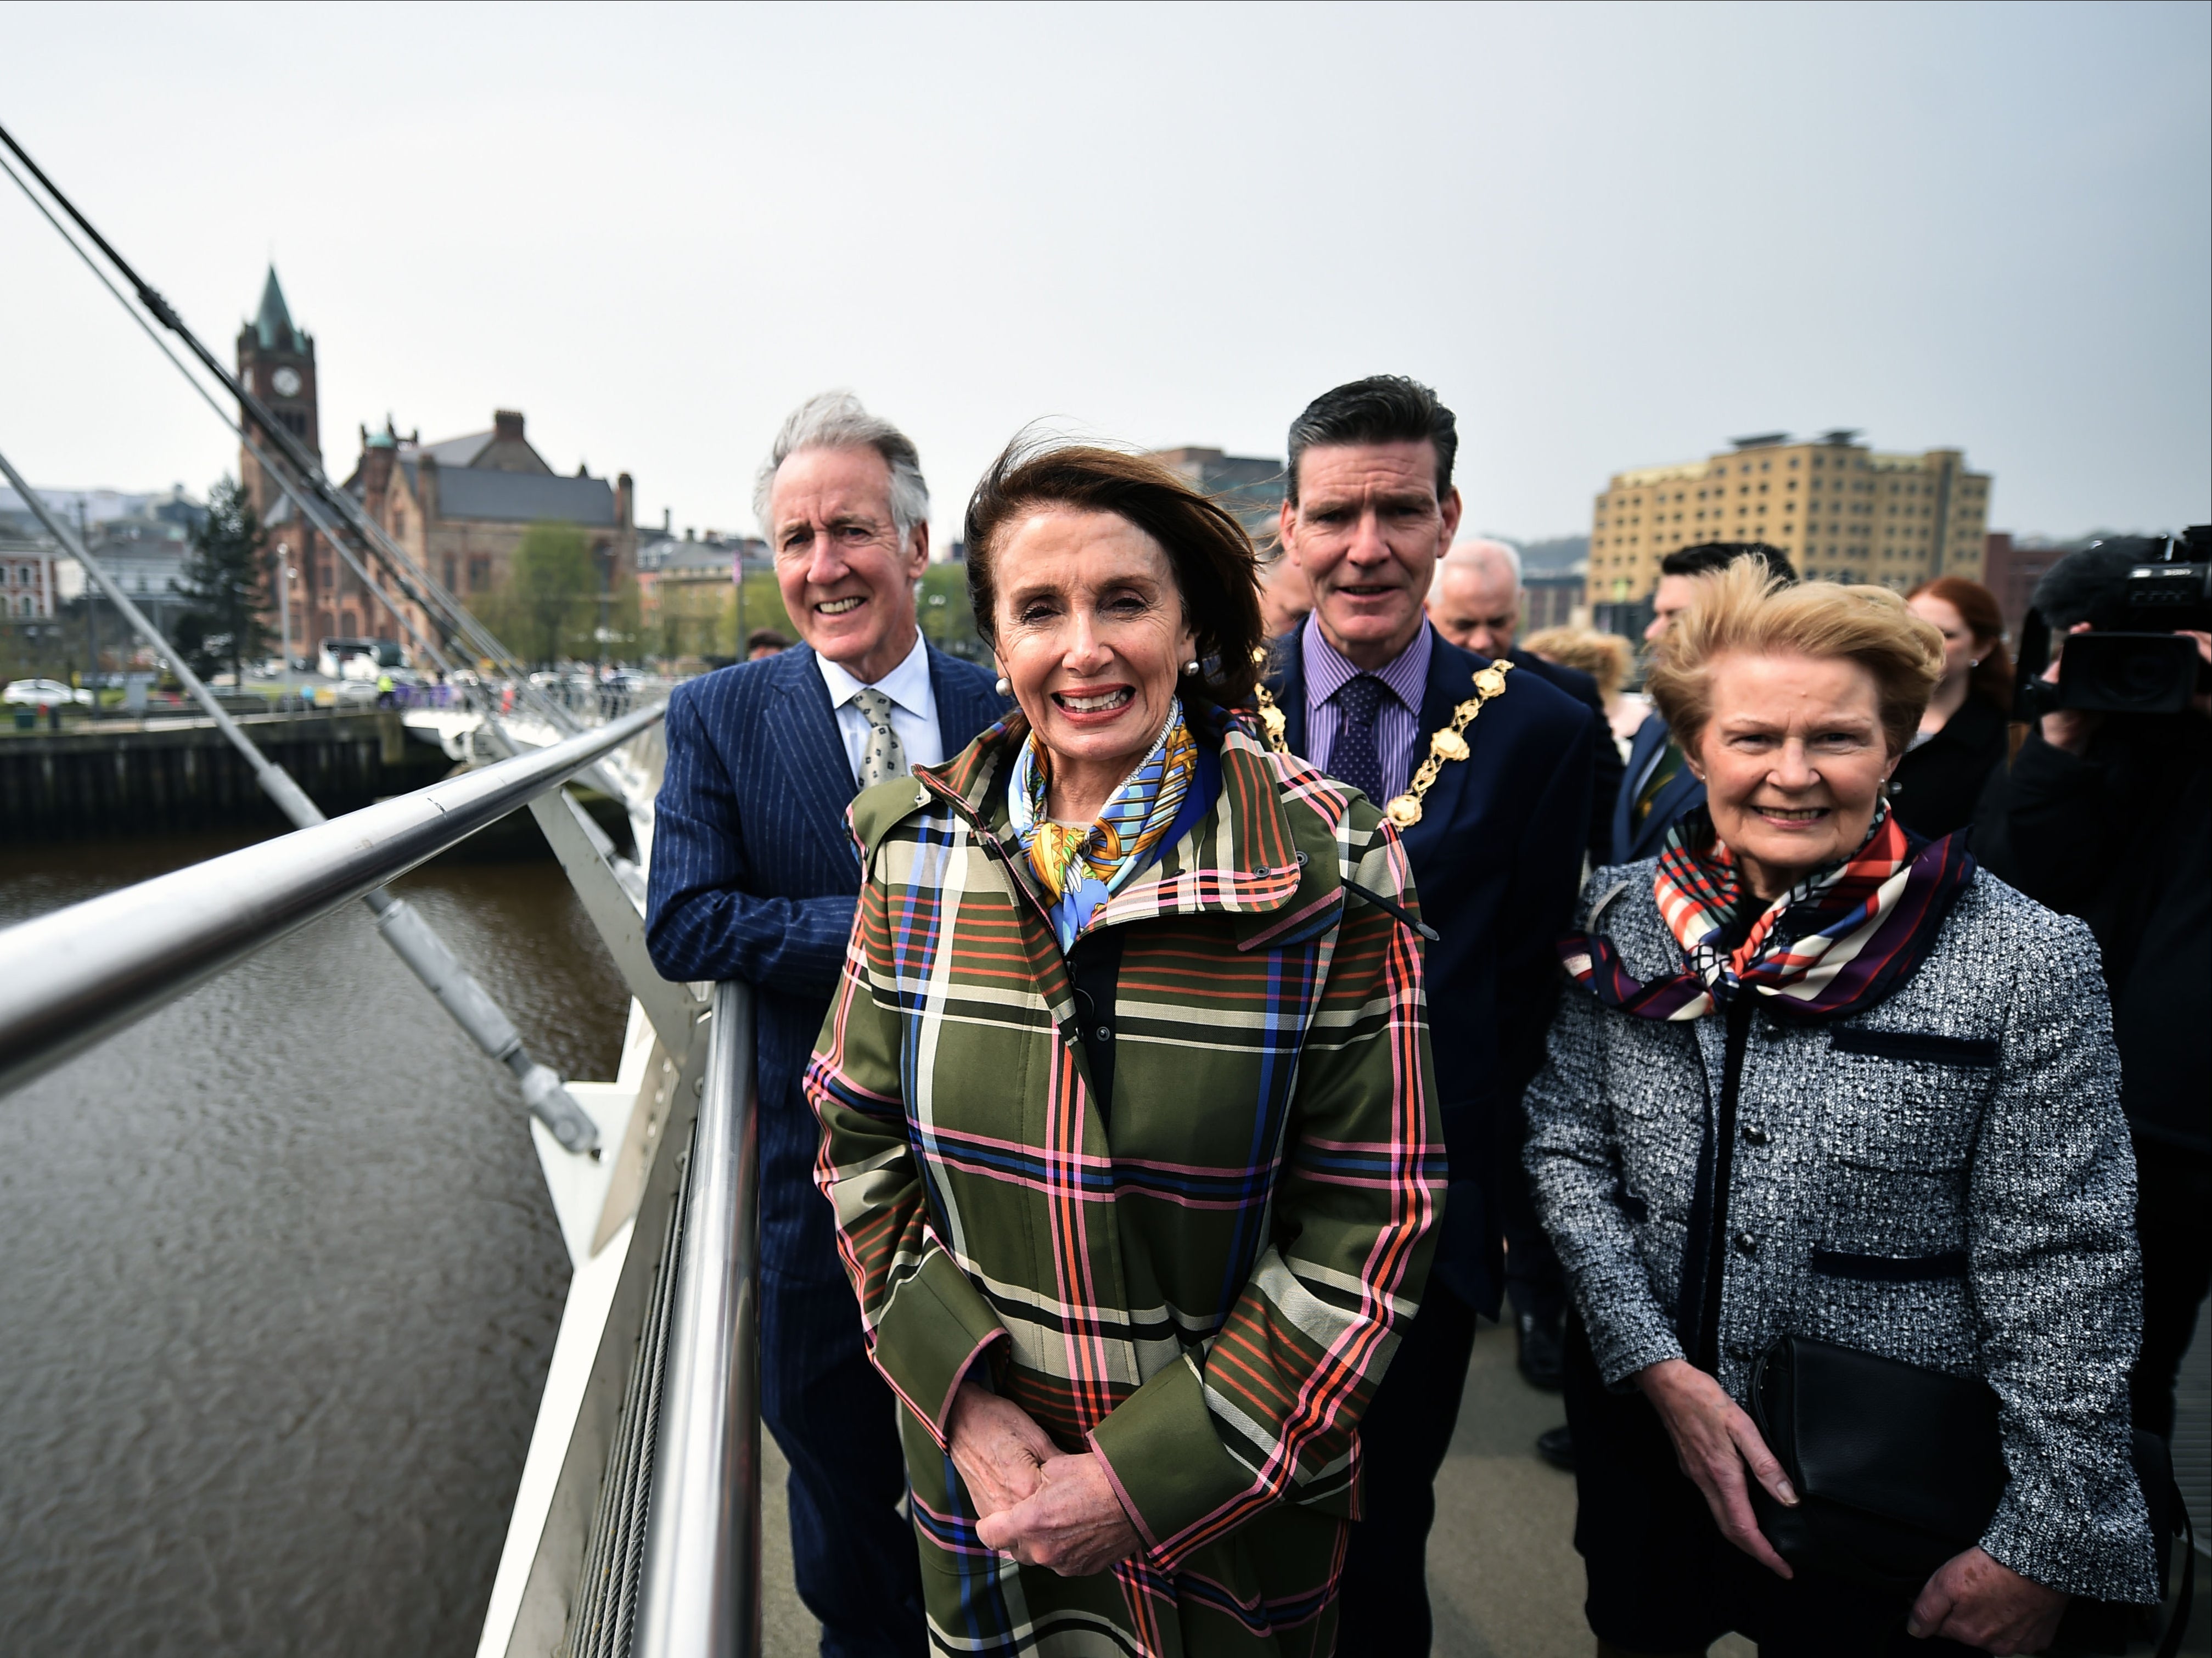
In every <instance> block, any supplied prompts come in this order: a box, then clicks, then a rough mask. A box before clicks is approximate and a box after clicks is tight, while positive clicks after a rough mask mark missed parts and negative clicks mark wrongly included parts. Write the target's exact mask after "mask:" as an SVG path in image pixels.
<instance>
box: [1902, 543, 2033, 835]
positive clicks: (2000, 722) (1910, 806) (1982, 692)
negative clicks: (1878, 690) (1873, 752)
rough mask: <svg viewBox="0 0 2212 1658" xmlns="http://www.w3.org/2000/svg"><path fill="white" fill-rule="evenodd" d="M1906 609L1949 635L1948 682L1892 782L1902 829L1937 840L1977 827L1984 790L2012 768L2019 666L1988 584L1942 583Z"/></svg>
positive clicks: (1925, 589) (1917, 592) (1920, 592)
mask: <svg viewBox="0 0 2212 1658" xmlns="http://www.w3.org/2000/svg"><path fill="white" fill-rule="evenodd" d="M1905 603H1906V605H1907V607H1908V608H1909V609H1911V611H1912V613H1913V614H1914V615H1915V616H1918V617H1919V618H1920V619H1921V620H1922V621H1923V622H1927V623H1933V624H1934V625H1935V628H1936V631H1937V632H1938V633H1940V634H1942V635H1943V677H1942V679H1941V680H1940V681H1938V682H1937V683H1936V690H1935V694H1934V695H1931V696H1929V699H1928V712H1927V713H1926V714H1923V715H1922V716H1921V720H1920V729H1919V731H1918V732H1915V733H1914V735H1913V738H1912V746H1911V748H1909V749H1907V750H1905V757H1904V758H1903V759H1901V760H1899V762H1897V770H1896V771H1895V773H1893V774H1892V775H1891V777H1890V780H1889V804H1890V809H1891V810H1892V811H1894V812H1896V814H1897V816H1898V821H1899V822H1900V823H1905V825H1907V826H1908V827H1909V828H1911V829H1912V831H1913V832H1914V833H1915V834H1917V835H1926V836H1928V837H1929V839H1930V840H1936V839H1940V838H1941V837H1942V836H1943V835H1948V834H1950V833H1951V832H1952V831H1953V830H1954V829H1964V828H1965V827H1966V825H1967V824H1968V823H1971V822H1972V820H1973V816H1974V802H1975V801H1977V800H1978V799H1981V796H1982V786H1983V785H1984V783H1986V782H1988V781H1989V778H1990V772H1991V771H1993V770H1994V769H1996V767H1997V766H1998V765H1999V764H2001V763H2002V762H2003V760H2004V757H2005V741H2006V739H2005V722H2006V720H2008V719H2009V718H2010V716H2011V714H2012V659H2011V658H2010V657H2009V656H2008V655H2007V654H2006V653H2005V647H2004V618H2003V616H2001V615H2000V614H1999V613H1998V611H1997V601H1996V595H1995V594H1994V593H1992V592H1990V590H1989V589H1988V588H1987V587H1984V586H1982V584H1981V583H1980V582H1978V581H1969V580H1966V578H1965V577H1963V576H1955V575H1943V576H1937V577H1936V579H1935V580H1933V581H1923V582H1922V583H1921V584H1920V585H1919V586H1917V587H1915V588H1914V589H1913V590H1912V592H1911V593H1910V594H1908V595H1907V596H1906V599H1905Z"/></svg>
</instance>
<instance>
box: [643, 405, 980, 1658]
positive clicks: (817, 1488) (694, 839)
mask: <svg viewBox="0 0 2212 1658" xmlns="http://www.w3.org/2000/svg"><path fill="white" fill-rule="evenodd" d="M753 508H754V511H755V512H756V513H757V514H758V516H759V518H760V521H761V529H762V531H763V533H764V534H765V535H766V536H767V537H768V542H769V549H770V550H771V552H772V553H773V554H774V556H775V580H776V586H777V587H778V589H779V590H780V591H781V594H782V597H783V606H784V609H785V610H786V611H787V612H788V613H789V615H790V616H791V619H792V621H793V623H796V624H797V626H798V629H799V633H800V635H802V637H803V639H804V641H805V642H804V643H803V644H801V645H799V646H796V647H793V648H792V649H790V650H787V651H783V652H781V653H772V654H770V655H769V656H767V657H765V658H763V659H761V660H758V661H753V662H746V663H743V664H740V665H738V666H736V667H731V668H724V669H722V670H721V671H719V672H716V673H712V674H708V675H707V676H706V677H703V678H700V679H694V680H692V681H690V683H687V684H683V685H679V686H678V687H677V688H676V690H675V692H674V694H673V695H671V696H670V697H669V699H668V720H667V732H668V767H667V772H666V774H665V780H664V781H663V783H662V784H661V789H660V798H659V802H658V804H657V805H656V808H655V820H654V829H653V873H652V879H651V890H650V892H649V895H648V907H647V916H646V942H647V947H648V948H649V949H650V950H651V952H652V955H653V966H654V967H655V968H656V969H658V970H659V972H660V974H661V975H662V976H664V977H665V978H669V979H675V980H690V979H742V980H744V981H746V982H747V983H749V984H750V985H752V986H753V987H754V993H755V996H756V998H757V1002H756V1005H757V1010H758V1013H757V1027H756V1032H755V1037H754V1042H755V1065H754V1076H755V1081H756V1084H757V1088H758V1099H759V1108H760V1162H761V1193H760V1248H761V1284H760V1295H761V1317H760V1365H761V1378H760V1380H761V1415H762V1418H763V1420H765V1421H766V1422H767V1424H768V1428H769V1432H770V1433H772V1434H774V1435H775V1441H776V1443H777V1444H778V1445H780V1446H781V1447H782V1448H783V1453H784V1455H785V1456H786V1457H787V1458H788V1459H789V1460H790V1462H791V1484H790V1491H789V1497H790V1504H791V1546H792V1556H793V1567H794V1575H795V1576H796V1577H797V1579H798V1587H799V1599H800V1600H803V1601H805V1604H806V1607H807V1610H808V1611H810V1612H812V1613H813V1614H814V1615H815V1617H816V1618H817V1619H820V1620H821V1624H822V1651H823V1655H824V1658H921V1654H922V1652H923V1651H924V1650H925V1649H926V1647H927V1635H926V1633H925V1630H924V1626H923V1622H922V1612H921V1575H920V1574H921V1568H920V1564H919V1560H918V1557H917V1554H916V1552H915V1544H914V1537H913V1534H912V1533H911V1532H910V1530H909V1529H908V1522H907V1520H906V1519H905V1517H904V1516H903V1515H901V1514H900V1512H899V1504H900V1503H901V1501H902V1499H903V1498H904V1497H905V1495H906V1459H905V1456H904V1455H903V1453H902V1450H901V1448H900V1445H899V1438H898V1426H897V1420H896V1410H895V1407H894V1405H893V1400H892V1397H891V1392H890V1388H889V1387H888V1386H887V1385H886V1384H885V1383H884V1380H883V1378H882V1377H881V1376H879V1375H878V1373H877V1371H876V1370H875V1367H874V1366H873V1365H872V1364H871V1363H869V1362H868V1357H867V1353H866V1347H865V1345H864V1344H863V1342H862V1339H861V1333H860V1309H858V1307H857V1306H855V1305H854V1300H853V1289H852V1285H851V1284H850V1283H849V1282H848V1280H847V1278H846V1277H845V1272H844V1268H843V1267H842V1265H841V1264H840V1263H839V1261H838V1259H837V1245H836V1235H835V1231H834V1230H833V1228H832V1226H831V1224H830V1223H831V1216H830V1210H829V1205H828V1204H826V1203H824V1202H823V1199H822V1195H821V1193H819V1192H817V1190H816V1189H815V1186H814V1181H813V1171H814V1158H815V1152H816V1149H817V1145H818V1144H819V1138H820V1137H819V1130H818V1128H817V1125H816V1122H815V1118H814V1113H813V1112H812V1111H811V1109H810V1108H808V1106H807V1103H806V1101H805V1096H803V1095H802V1094H801V1093H800V1091H799V1080H800V1078H801V1076H802V1075H803V1074H804V1072H805V1067H806V1061H807V1058H808V1056H809V1055H810V1054H811V1053H812V1051H813V1048H814V1038H815V1035H816V1033H817V1031H818V1030H819V1029H821V1026H822V1020H823V1015H824V1014H825V1013H827V1011H829V997H830V993H831V992H832V991H833V990H835V988H836V983H837V975H838V973H839V971H840V970H841V969H842V967H843V965H844V961H845V948H846V944H847V942H848V938H850V936H851V933H852V930H853V911H854V903H855V901H856V898H857V896H858V894H859V892H860V860H859V859H858V857H857V856H856V855H855V853H854V849H853V841H852V837H851V835H850V834H849V833H848V830H847V829H846V825H845V809H846V807H847V806H848V805H851V804H852V799H853V796H854V794H855V793H857V792H858V791H859V790H860V789H861V788H863V787H865V786H867V785H869V784H872V783H877V782H881V781H883V780H885V779H887V778H890V777H896V776H899V775H902V774H904V773H906V772H908V770H910V769H911V768H913V767H915V766H917V765H934V764H937V763H938V762H940V761H942V760H944V759H945V758H946V757H947V756H951V755H953V754H957V753H958V752H959V750H961V749H963V748H964V747H965V746H967V744H968V743H969V740H970V739H971V738H974V737H975V734H976V733H977V732H980V731H981V730H982V729H983V728H984V727H986V726H989V725H990V724H991V723H992V722H993V721H994V720H997V719H998V717H999V715H1000V712H1001V711H1002V709H1003V708H1005V706H1006V701H1005V699H1004V698H1003V697H1001V696H1000V695H998V693H997V692H996V691H995V690H994V689H993V688H992V683H991V676H990V675H989V674H987V673H986V672H984V671H983V670H981V668H976V667H972V666H970V665H969V664H967V663H964V662H962V661H959V660H958V659H956V658H953V657H950V656H947V655H945V654H944V653H942V652H939V651H937V650H934V649H933V648H931V647H930V646H929V645H928V644H927V641H924V640H923V638H922V637H921V630H920V629H918V628H917V627H916V626H915V583H916V582H917V581H919V580H921V573H922V571H923V570H924V568H927V565H928V562H929V487H928V485H927V483H924V482H923V480H922V476H921V463H920V459H919V458H918V457H917V455H916V454H915V446H914V444H913V443H912V442H911V441H910V440H908V438H907V437H906V436H905V435H904V434H902V433H901V432H900V431H899V430H898V428H896V427H895V426H893V425H891V424H890V422H888V421H884V420H881V419H878V417H877V416H873V415H871V414H869V413H868V412H867V410H865V409H863V408H862V407H861V406H860V400H859V399H858V398H854V396H852V395H851V394H850V393H849V392H825V393H824V394H823V395H822V396H820V397H817V398H813V399H812V400H811V401H810V402H808V403H806V404H802V405H801V406H800V407H799V409H798V410H796V411H795V412H793V415H792V416H791V417H790V418H789V419H788V420H787V421H785V422H784V423H783V428H782V430H781V431H780V432H778V433H777V434H776V439H775V447H774V448H773V449H772V450H771V451H770V452H769V460H768V464H767V465H765V466H763V468H762V469H761V473H760V477H759V480H758V482H757V486H756V488H755V490H754V496H753Z"/></svg>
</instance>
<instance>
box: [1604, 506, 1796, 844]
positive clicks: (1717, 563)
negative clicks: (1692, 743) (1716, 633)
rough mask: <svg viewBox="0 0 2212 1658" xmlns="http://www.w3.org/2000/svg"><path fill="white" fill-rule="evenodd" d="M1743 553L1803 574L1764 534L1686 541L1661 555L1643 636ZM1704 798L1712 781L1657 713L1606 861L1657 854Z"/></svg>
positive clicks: (1626, 784) (1637, 745)
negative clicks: (1696, 771)
mask: <svg viewBox="0 0 2212 1658" xmlns="http://www.w3.org/2000/svg"><path fill="white" fill-rule="evenodd" d="M1740 558H1755V559H1757V560H1759V562H1760V563H1762V564H1764V565H1765V566H1766V568H1767V570H1768V571H1769V572H1770V573H1771V574H1774V575H1777V576H1779V577H1780V578H1781V579H1782V580H1784V581H1795V580H1797V572H1796V569H1794V568H1792V567H1791V565H1790V556H1789V555H1788V554H1787V553H1784V551H1783V550H1781V549H1780V548H1779V547H1773V546H1770V545H1768V544H1766V543H1765V542H1763V541H1701V542H1699V544H1697V545H1696V546H1694V547H1680V548H1677V549H1675V550H1674V551H1673V552H1671V553H1669V554H1668V555H1667V556H1666V557H1664V558H1662V559H1661V560H1660V561H1659V585H1658V586H1656V587H1655V588H1653V589H1652V592H1651V624H1650V626H1649V627H1647V628H1646V629H1644V638H1645V640H1646V641H1649V642H1650V643H1652V644H1654V645H1656V644H1657V643H1658V642H1659V641H1660V640H1661V639H1662V638H1663V637H1664V636H1665V635H1666V632H1667V629H1668V628H1670V627H1672V626H1673V625H1674V618H1675V617H1676V616H1680V614H1681V613H1682V612H1683V611H1684V610H1688V609H1689V608H1690V604H1691V601H1692V600H1693V599H1694V598H1697V596H1698V587H1697V582H1698V578H1699V576H1701V575H1711V574H1713V573H1714V572H1715V571H1717V570H1725V569H1726V568H1728V567H1729V565H1731V564H1733V563H1735V562H1736V560H1738V559H1740ZM1702 805H1705V785H1704V784H1703V783H1700V782H1699V781H1698V780H1697V779H1696V778H1695V777H1693V776H1692V775H1691V774H1690V768H1689V763H1688V762H1686V760H1685V759H1684V758H1683V757H1682V750H1680V749H1679V748H1677V747H1675V746H1674V738H1671V737H1669V736H1668V734H1667V722H1666V721H1665V720H1662V719H1661V718H1660V717H1659V716H1658V715H1657V714H1652V715H1651V716H1650V718H1648V719H1646V720H1644V724H1643V725H1642V726H1640V727H1639V728H1638V731H1637V733H1636V740H1635V742H1634V743H1632V744H1631V745H1630V746H1629V750H1628V766H1627V770H1626V775H1625V776H1624V778H1623V779H1622V781H1621V786H1620V799H1618V800H1617V801H1616V802H1615V803H1614V805H1613V846H1612V848H1611V855H1610V856H1609V857H1607V858H1605V859H1601V860H1600V861H1601V862H1604V863H1613V864H1632V863H1634V862H1635V861H1636V860H1637V859H1639V858H1650V857H1656V855H1657V853H1658V851H1659V848H1660V847H1662V846H1663V845H1664V844H1665V843H1666V840H1667V831H1668V829H1671V828H1672V827H1673V826H1674V823H1675V820H1676V819H1678V818H1680V817H1681V816H1682V814H1683V813H1684V812H1686V811H1692V810H1693V809H1695V808H1696V807H1699V806H1702Z"/></svg>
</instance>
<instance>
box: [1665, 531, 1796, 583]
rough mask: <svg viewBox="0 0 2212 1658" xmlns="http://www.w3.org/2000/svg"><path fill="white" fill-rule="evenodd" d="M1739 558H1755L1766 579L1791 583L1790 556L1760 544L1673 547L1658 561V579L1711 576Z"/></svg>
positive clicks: (1711, 543) (1793, 575)
mask: <svg viewBox="0 0 2212 1658" xmlns="http://www.w3.org/2000/svg"><path fill="white" fill-rule="evenodd" d="M1740 558H1755V559H1757V560H1758V561H1759V562H1760V563H1761V564H1764V565H1765V566H1766V572H1767V574H1769V575H1774V576H1779V577H1780V578H1781V579H1782V580H1784V581H1789V582H1794V581H1796V580H1797V571H1796V568H1795V567H1794V566H1792V565H1791V563H1790V555H1789V554H1787V553H1785V552H1784V551H1783V550H1781V549H1780V548H1779V547H1777V546H1774V545H1772V544H1771V543H1768V542H1764V541H1701V542H1699V543H1698V544H1697V545H1696V546H1694V547H1677V548H1676V549H1675V550H1674V551H1673V552H1671V553H1669V554H1668V555H1667V556H1666V557H1664V558H1662V559H1661V560H1660V561H1659V574H1661V575H1711V574H1714V573H1715V572H1716V571H1720V570H1725V569H1727V568H1728V567H1729V565H1731V564H1733V563H1735V562H1736V560H1738V559H1740Z"/></svg>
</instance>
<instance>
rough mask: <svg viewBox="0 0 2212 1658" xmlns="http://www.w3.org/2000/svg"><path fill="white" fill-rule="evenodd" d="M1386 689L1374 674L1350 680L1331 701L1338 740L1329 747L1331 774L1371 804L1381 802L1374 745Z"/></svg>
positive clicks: (1378, 759)
mask: <svg viewBox="0 0 2212 1658" xmlns="http://www.w3.org/2000/svg"><path fill="white" fill-rule="evenodd" d="M1384 689H1385V687H1384V686H1383V682H1382V681H1381V680H1379V679H1377V678H1376V677H1375V676H1374V675H1373V674H1371V673H1364V674H1361V675H1359V676H1358V677H1357V678H1353V679H1347V680H1346V681H1345V682H1344V683H1343V684H1341V685H1340V686H1338V687H1337V690H1336V695H1335V696H1334V697H1333V698H1331V699H1330V700H1331V701H1334V703H1335V704H1336V711H1337V727H1336V740H1335V741H1334V743H1332V744H1329V750H1328V771H1329V775H1330V776H1332V777H1339V778H1341V779H1343V780H1345V781H1346V782H1347V783H1349V784H1351V785H1352V787H1354V788H1356V789H1358V791H1359V792H1360V793H1362V794H1364V795H1365V796H1366V797H1367V798H1368V799H1370V800H1372V801H1374V802H1375V803H1376V805H1381V804H1382V800H1383V756H1382V753H1381V751H1380V750H1378V749H1377V748H1376V745H1375V716H1376V714H1380V713H1381V712H1382V710H1383V691H1384Z"/></svg>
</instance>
